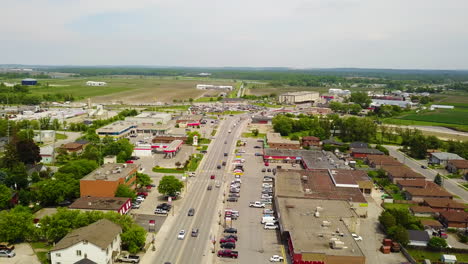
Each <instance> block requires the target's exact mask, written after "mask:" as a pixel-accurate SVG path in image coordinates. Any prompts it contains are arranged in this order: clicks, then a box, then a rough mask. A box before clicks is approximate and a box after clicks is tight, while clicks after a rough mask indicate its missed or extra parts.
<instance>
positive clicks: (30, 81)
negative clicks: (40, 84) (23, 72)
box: [21, 78, 37, 85]
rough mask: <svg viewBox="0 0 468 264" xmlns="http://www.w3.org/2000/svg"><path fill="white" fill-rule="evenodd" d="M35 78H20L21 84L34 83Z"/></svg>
mask: <svg viewBox="0 0 468 264" xmlns="http://www.w3.org/2000/svg"><path fill="white" fill-rule="evenodd" d="M36 84H37V80H36V79H31V78H26V79H23V80H21V85H36Z"/></svg>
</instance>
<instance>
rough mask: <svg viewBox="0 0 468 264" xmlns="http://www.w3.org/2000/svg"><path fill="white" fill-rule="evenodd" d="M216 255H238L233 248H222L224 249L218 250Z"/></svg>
mask: <svg viewBox="0 0 468 264" xmlns="http://www.w3.org/2000/svg"><path fill="white" fill-rule="evenodd" d="M218 257H223V258H237V257H239V252H238V251H234V250H229V249H224V250H220V251H218Z"/></svg>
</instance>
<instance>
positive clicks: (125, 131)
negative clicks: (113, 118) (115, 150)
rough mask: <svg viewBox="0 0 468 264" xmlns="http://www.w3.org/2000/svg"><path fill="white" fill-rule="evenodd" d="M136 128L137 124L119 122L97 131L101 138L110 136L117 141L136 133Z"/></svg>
mask: <svg viewBox="0 0 468 264" xmlns="http://www.w3.org/2000/svg"><path fill="white" fill-rule="evenodd" d="M136 127H137V125H136V123H135V122H128V121H117V122H114V123H112V124H109V125H107V126H103V127H101V128H98V129H96V133H97V134H98V135H99V137H106V136H109V137H113V138H115V139H120V138H123V137H126V136H128V135H130V134H133V133H135V129H136Z"/></svg>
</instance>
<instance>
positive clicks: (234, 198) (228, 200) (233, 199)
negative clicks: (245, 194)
mask: <svg viewBox="0 0 468 264" xmlns="http://www.w3.org/2000/svg"><path fill="white" fill-rule="evenodd" d="M226 201H227V202H233V203H235V202H237V198H236V197H229V198H227V199H226Z"/></svg>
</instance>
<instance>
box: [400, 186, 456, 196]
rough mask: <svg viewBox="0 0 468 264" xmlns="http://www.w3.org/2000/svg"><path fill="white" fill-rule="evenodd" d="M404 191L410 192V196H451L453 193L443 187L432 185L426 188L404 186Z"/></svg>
mask: <svg viewBox="0 0 468 264" xmlns="http://www.w3.org/2000/svg"><path fill="white" fill-rule="evenodd" d="M406 192H408V193H409V194H411V196H429V197H434V196H438V197H453V195H452V194H451V193H449V192H447V191H446V190H445V189H443V188H440V187H438V186H437V187H436V186H432V187H429V186H428V187H426V188H414V187H408V188H406Z"/></svg>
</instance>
